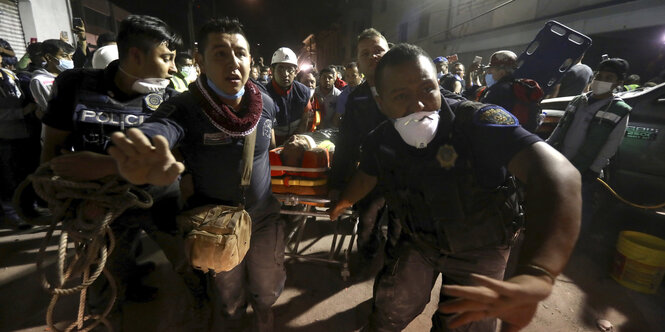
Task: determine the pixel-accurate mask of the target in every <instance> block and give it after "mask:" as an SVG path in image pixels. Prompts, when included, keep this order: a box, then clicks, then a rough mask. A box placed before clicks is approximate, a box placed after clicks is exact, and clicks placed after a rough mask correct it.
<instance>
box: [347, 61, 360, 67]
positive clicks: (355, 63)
mask: <svg viewBox="0 0 665 332" xmlns="http://www.w3.org/2000/svg"><path fill="white" fill-rule="evenodd" d="M344 69H358V63H357V62H355V61H352V62H349V63H347V64H346V66H344Z"/></svg>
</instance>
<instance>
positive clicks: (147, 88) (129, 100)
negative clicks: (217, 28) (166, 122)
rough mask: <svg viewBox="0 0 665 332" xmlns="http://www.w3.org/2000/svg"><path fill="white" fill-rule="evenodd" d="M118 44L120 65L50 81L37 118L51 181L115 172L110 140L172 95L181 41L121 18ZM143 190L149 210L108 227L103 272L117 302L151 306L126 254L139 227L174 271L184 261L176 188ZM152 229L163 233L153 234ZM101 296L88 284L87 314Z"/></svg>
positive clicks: (136, 19) (164, 29)
mask: <svg viewBox="0 0 665 332" xmlns="http://www.w3.org/2000/svg"><path fill="white" fill-rule="evenodd" d="M117 45H118V50H119V59H118V60H117V61H114V62H112V63H111V64H109V65H108V67H107V68H106V69H104V70H101V69H73V70H69V71H65V72H63V73H62V74H60V75H59V76H58V78H57V79H56V80H55V83H54V85H53V97H52V99H51V101H50V102H49V104H48V107H47V110H46V114H45V115H44V118H43V123H44V130H45V140H44V148H43V150H42V156H41V161H42V163H44V162H50V166H51V169H52V170H53V172H54V173H55V174H56V175H59V176H62V177H64V178H68V179H72V180H78V181H89V180H96V179H100V178H103V177H105V176H108V175H113V174H117V168H116V164H115V161H114V160H113V159H112V158H111V157H110V156H108V155H107V154H106V153H105V150H106V148H107V145H108V143H109V136H110V135H111V134H112V133H113V132H115V131H124V130H127V129H128V128H132V127H136V126H138V125H140V124H141V123H143V121H145V119H147V118H148V117H149V116H150V115H152V114H153V112H154V111H155V110H156V109H157V108H158V107H159V105H160V104H161V103H162V102H163V101H164V100H166V99H169V98H170V97H171V96H172V95H174V94H175V91H173V90H171V89H167V88H166V86H167V85H168V83H169V80H168V78H169V77H170V76H171V75H172V73H174V72H175V66H174V62H173V60H174V59H175V49H176V47H178V46H179V45H180V37H178V36H177V35H176V34H175V33H174V32H173V31H172V30H171V29H170V28H169V27H168V26H167V25H166V24H165V23H164V22H163V21H162V20H160V19H158V18H155V17H151V16H138V15H132V16H129V17H127V18H126V19H125V20H123V21H122V22H121V24H120V30H119V32H118V38H117ZM146 190H147V191H148V192H149V193H150V194H151V195H152V196H153V199H154V201H155V204H154V205H153V208H151V209H150V210H149V211H146V210H140V209H135V210H128V211H127V212H125V213H124V214H123V215H121V216H120V217H119V218H118V219H116V220H115V221H114V222H113V223H112V224H111V228H112V230H113V232H114V235H115V237H116V246H115V250H114V251H113V252H112V254H111V256H110V257H109V259H108V261H107V267H108V268H109V270H110V271H111V273H113V274H114V277H115V279H116V281H117V282H118V283H119V285H118V286H119V288H118V290H119V291H118V303H122V301H123V299H125V297H126V298H127V299H132V300H138V301H146V300H150V299H151V298H152V297H153V296H154V293H155V291H156V289H154V288H150V287H147V286H143V285H141V284H140V278H138V277H136V274H137V272H138V271H136V270H135V269H136V264H135V259H134V255H135V253H133V252H132V251H131V250H132V249H131V248H132V247H133V246H134V243H135V242H137V241H138V235H139V234H140V230H141V228H143V229H144V230H146V232H147V233H148V234H149V235H151V236H152V237H153V239H155V240H156V241H157V242H158V244H160V246H161V247H162V248H163V250H164V252H165V254H166V255H167V257H168V258H169V259H170V260H171V262H172V264H174V265H175V266H174V267H176V268H178V269H181V268H182V266H183V263H184V251H183V247H181V241H182V240H180V238H179V237H178V236H177V232H176V230H177V227H176V225H175V219H174V216H175V214H176V213H177V207H178V204H177V202H178V188H177V185H172V186H169V187H156V186H152V187H148V188H146ZM152 220H159V223H158V224H155V223H153V222H152ZM139 226H140V228H139ZM157 226H159V227H160V229H161V230H163V232H157V231H156V227H157ZM147 270H148V271H149V270H150V268H149V266H148V268H147ZM179 271H186V270H179ZM142 272H147V271H145V269H144V270H143V271H142ZM183 273H186V272H183ZM125 290H126V291H125ZM105 291H108V289H107V284H106V282H105V280H103V279H101V278H100V279H98V280H97V281H96V282H95V283H94V284H93V286H91V290H90V291H89V292H88V294H89V296H88V298H89V305H90V309H91V310H93V311H96V310H100V309H103V308H104V306H105V305H106V301H108V298H106V296H107V295H108V294H106V293H105Z"/></svg>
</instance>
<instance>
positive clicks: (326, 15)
mask: <svg viewBox="0 0 665 332" xmlns="http://www.w3.org/2000/svg"><path fill="white" fill-rule="evenodd" d="M111 2H113V3H115V4H116V5H118V6H120V7H123V8H124V9H126V10H128V11H129V12H131V13H133V14H144V15H152V16H156V17H159V18H161V19H162V20H164V21H165V22H166V23H167V24H169V25H170V26H171V27H172V28H174V29H175V30H176V31H177V32H178V33H179V34H180V35H181V36H182V37H183V40H184V41H185V45H189V44H190V43H189V32H188V30H187V29H188V25H187V0H161V1H139V0H112V1H111ZM213 2H214V3H213ZM193 14H194V33H195V34H196V31H198V28H199V27H200V26H201V24H203V23H204V22H205V21H207V20H208V19H210V18H212V17H214V16H217V17H223V16H229V17H237V18H238V19H239V20H240V22H242V23H243V25H244V26H245V33H246V34H247V38H248V39H249V42H250V43H251V48H252V49H251V52H252V55H253V56H254V57H258V56H262V57H264V59H265V60H266V62H267V63H269V62H270V56H271V55H272V52H273V51H275V50H276V49H277V48H279V47H281V46H286V47H289V48H291V49H293V50H294V51H295V52H296V53H297V52H298V49H299V48H300V47H301V43H302V40H303V39H305V38H306V37H307V36H308V35H309V34H310V33H314V32H317V31H319V30H321V29H324V28H325V27H327V26H329V25H330V24H331V23H332V22H333V21H334V20H335V19H336V18H337V17H338V16H339V15H340V13H338V10H337V1H316V0H280V1H275V0H217V1H215V0H195V1H194V9H193Z"/></svg>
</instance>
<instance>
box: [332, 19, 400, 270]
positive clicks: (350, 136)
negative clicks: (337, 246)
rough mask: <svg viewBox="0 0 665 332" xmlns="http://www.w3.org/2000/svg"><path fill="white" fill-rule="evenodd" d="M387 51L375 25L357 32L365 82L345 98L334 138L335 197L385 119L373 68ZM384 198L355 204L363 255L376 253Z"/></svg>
mask: <svg viewBox="0 0 665 332" xmlns="http://www.w3.org/2000/svg"><path fill="white" fill-rule="evenodd" d="M387 51H388V42H387V41H386V38H385V37H384V36H383V35H381V33H380V32H378V31H377V30H375V29H372V28H370V29H366V30H365V31H363V32H361V33H360V35H358V50H357V53H358V54H357V55H358V67H359V69H360V71H361V72H362V73H363V74H365V82H363V83H362V84H360V85H358V87H357V88H356V89H355V90H354V91H353V92H352V93H351V94H349V97H348V101H347V103H346V107H345V110H344V117H343V118H342V125H341V126H340V129H339V136H338V138H337V142H335V158H333V164H332V170H331V175H330V181H329V186H330V190H331V191H332V192H333V193H332V195H331V196H333V197H332V198H333V199H335V198H336V197H334V196H337V195H339V192H341V190H343V189H344V187H345V186H346V184H347V183H348V181H349V179H350V178H351V175H352V174H353V172H354V171H355V169H356V165H357V163H358V160H359V159H360V144H361V143H362V141H363V140H364V139H365V136H367V134H369V132H370V131H372V130H373V129H374V128H376V126H378V125H379V124H380V123H381V122H383V121H385V120H386V117H385V115H383V114H382V113H381V111H379V108H378V106H377V104H376V101H375V100H374V96H375V95H376V93H375V92H376V89H375V87H374V69H375V68H376V64H377V63H378V62H379V60H381V57H382V56H383V54H385V53H386V52H387ZM384 205H385V201H384V199H383V197H382V196H381V195H378V193H372V194H370V195H368V196H367V197H365V198H364V199H363V200H361V201H359V202H358V204H357V208H358V211H359V213H360V223H359V225H358V248H359V251H360V252H361V253H362V254H363V255H364V257H365V258H372V257H374V256H375V255H376V253H377V250H378V249H379V245H380V237H379V231H378V230H379V228H378V227H379V224H378V223H377V219H378V218H379V216H380V214H379V211H380V210H381V208H383V206H384Z"/></svg>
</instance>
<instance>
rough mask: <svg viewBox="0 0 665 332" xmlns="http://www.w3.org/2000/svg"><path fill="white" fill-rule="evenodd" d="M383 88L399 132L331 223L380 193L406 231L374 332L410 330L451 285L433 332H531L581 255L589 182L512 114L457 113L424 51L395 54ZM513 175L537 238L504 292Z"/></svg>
mask: <svg viewBox="0 0 665 332" xmlns="http://www.w3.org/2000/svg"><path fill="white" fill-rule="evenodd" d="M375 77H376V84H377V85H376V87H377V92H378V98H377V101H378V102H379V104H380V106H381V111H382V112H383V113H384V114H385V115H386V116H387V117H388V118H389V119H390V121H386V122H383V123H382V124H381V125H380V126H379V127H377V128H376V129H375V130H374V131H373V132H372V133H370V134H369V136H368V137H367V139H366V141H365V143H364V144H363V148H362V156H361V159H360V165H359V169H358V171H357V172H356V174H355V175H354V177H353V179H352V180H351V183H350V184H349V186H348V187H347V188H346V189H345V191H344V192H343V193H342V197H341V199H340V201H339V202H338V203H337V204H336V205H335V206H334V208H332V209H331V210H330V212H329V213H330V217H331V219H335V218H337V217H338V216H339V214H340V213H341V212H342V211H343V210H344V209H345V208H348V207H349V206H351V205H352V204H353V203H355V202H356V201H358V200H359V199H361V198H362V197H363V196H365V195H366V194H367V193H369V192H371V191H372V190H373V189H374V188H379V190H380V191H381V192H382V193H383V194H384V195H385V197H386V201H387V206H388V209H389V210H390V213H392V214H394V215H395V218H397V219H399V220H400V221H401V224H402V227H403V231H402V235H401V237H400V239H399V241H398V242H397V244H396V245H395V246H394V247H392V248H390V250H387V259H386V263H385V266H384V269H383V270H382V271H381V272H380V274H379V276H378V277H377V279H376V281H375V286H374V289H375V293H374V304H373V311H372V314H371V316H370V322H369V325H368V326H367V330H369V331H401V330H402V329H404V328H405V327H406V326H407V325H408V324H409V322H410V321H411V320H413V319H414V318H415V317H416V316H418V315H419V314H420V313H421V312H422V310H423V309H424V308H425V306H426V305H427V303H428V302H429V299H430V292H431V289H432V287H433V285H434V282H435V281H436V279H437V277H438V275H439V274H440V273H442V274H443V283H444V286H443V287H442V294H441V296H440V299H439V300H440V302H443V303H441V304H440V307H439V310H438V312H437V313H436V314H435V315H434V317H433V328H432V330H433V331H444V330H445V331H449V330H454V331H461V330H464V331H488V332H489V331H495V328H496V320H495V318H496V317H498V318H500V319H501V320H502V321H503V324H507V325H508V328H513V329H512V330H514V331H517V330H519V329H521V328H522V327H524V326H526V325H527V324H528V323H529V321H530V320H531V318H532V317H533V314H534V313H535V311H536V308H537V305H538V302H539V301H541V300H543V299H544V298H546V297H547V296H548V295H549V294H550V292H551V291H552V284H553V283H554V280H555V278H556V275H557V274H559V273H560V272H561V270H562V269H563V267H564V265H565V263H566V261H567V259H568V257H569V255H570V252H571V251H572V248H573V245H574V243H575V239H576V237H577V233H578V227H579V210H580V209H579V208H580V190H579V185H580V181H579V173H578V172H577V171H576V170H575V168H574V167H573V166H572V165H571V164H570V163H569V162H568V161H567V160H566V159H565V157H563V156H562V155H560V154H559V153H558V152H556V151H555V150H554V149H552V148H551V147H549V146H548V145H547V144H545V143H544V142H542V141H540V139H539V138H538V137H537V136H535V135H532V134H530V133H529V132H527V131H525V130H524V129H523V128H521V127H520V126H519V125H517V121H516V120H515V118H514V117H513V116H512V115H511V114H510V113H508V112H507V111H505V110H503V109H502V108H501V107H498V106H494V105H485V104H479V103H474V102H468V101H464V102H458V103H456V104H454V106H453V107H452V108H450V107H448V106H447V100H446V99H443V98H442V97H441V94H440V92H439V89H438V86H437V80H436V70H435V67H434V64H433V63H432V60H431V59H430V57H429V56H428V55H427V54H426V53H425V52H424V51H423V50H422V49H420V48H419V47H417V46H413V45H408V44H401V45H397V46H395V47H394V48H393V49H391V50H390V51H389V52H388V53H386V54H385V55H384V56H383V58H382V59H381V61H380V62H379V64H378V66H377V68H376V74H375ZM507 171H510V172H511V173H512V174H514V175H515V176H516V177H518V178H519V179H520V180H522V181H524V182H525V183H526V191H527V194H528V195H529V202H528V204H529V205H527V207H526V222H527V227H528V229H529V231H533V234H530V235H529V236H528V237H527V239H526V242H525V247H524V250H523V251H522V255H521V257H520V267H519V269H518V271H517V273H516V275H515V276H514V277H512V278H510V279H508V280H507V281H505V282H504V281H501V280H502V279H503V272H504V269H505V265H506V257H507V254H508V251H509V246H508V245H509V242H510V239H511V236H512V233H513V226H512V224H513V221H514V219H513V213H512V211H511V209H507V208H506V204H505V203H506V202H507V200H506V197H507V196H508V195H509V194H510V192H509V191H506V190H504V189H502V188H503V187H504V184H505V180H506V174H507ZM452 297H455V298H456V299H454V300H451V299H452ZM448 300H451V301H448ZM453 313H455V314H457V315H455V316H451V315H450V314H453ZM466 324H471V325H468V326H463V325H466ZM458 328H459V329H458Z"/></svg>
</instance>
